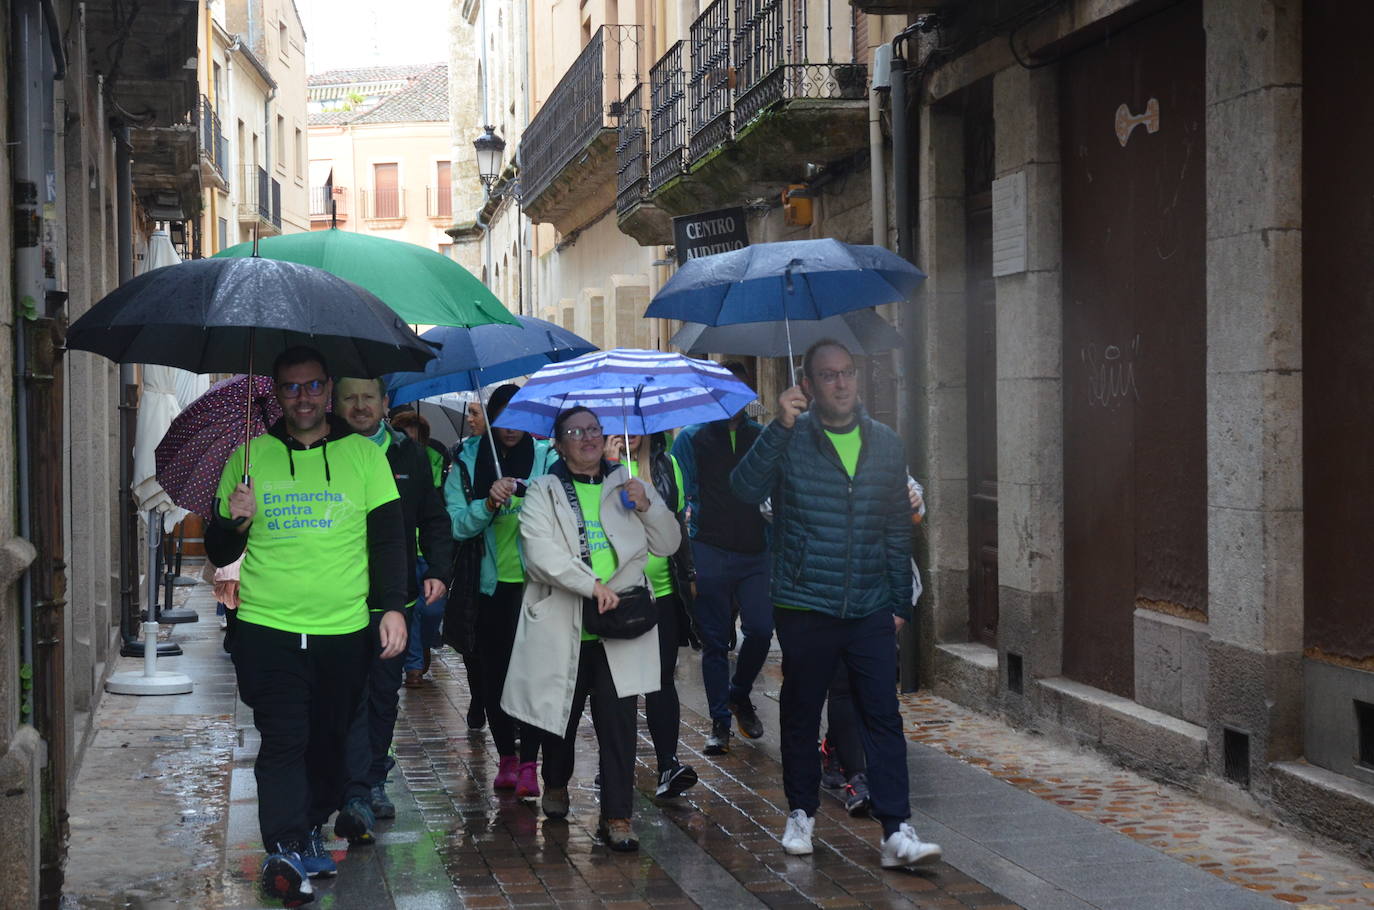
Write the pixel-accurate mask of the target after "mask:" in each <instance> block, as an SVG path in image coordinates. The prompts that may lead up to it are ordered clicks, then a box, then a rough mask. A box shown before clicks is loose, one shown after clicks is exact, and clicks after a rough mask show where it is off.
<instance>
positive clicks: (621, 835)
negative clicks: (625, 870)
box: [596, 818, 639, 853]
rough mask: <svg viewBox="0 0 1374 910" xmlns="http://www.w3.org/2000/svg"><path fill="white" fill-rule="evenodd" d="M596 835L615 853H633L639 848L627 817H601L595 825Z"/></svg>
mask: <svg viewBox="0 0 1374 910" xmlns="http://www.w3.org/2000/svg"><path fill="white" fill-rule="evenodd" d="M596 836H597V837H599V838H601V840H602V841H604V842H605V844H606V846H607V847H610V848H611V849H612V850H614V851H616V852H617V853H633V852H634V851H636V850H638V849H639V841H637V840H635V829H634V828H632V827H631V826H630V820H629V819H628V818H603V819H602V820H601V824H599V825H597V826H596Z"/></svg>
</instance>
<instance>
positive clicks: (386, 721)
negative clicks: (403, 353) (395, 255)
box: [334, 378, 453, 844]
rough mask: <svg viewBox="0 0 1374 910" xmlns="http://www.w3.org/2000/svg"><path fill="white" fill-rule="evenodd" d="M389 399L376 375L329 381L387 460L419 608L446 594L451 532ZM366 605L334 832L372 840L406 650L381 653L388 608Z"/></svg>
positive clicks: (422, 453)
mask: <svg viewBox="0 0 1374 910" xmlns="http://www.w3.org/2000/svg"><path fill="white" fill-rule="evenodd" d="M389 405H390V400H389V399H388V398H387V396H386V391H385V389H384V388H383V384H382V381H381V380H379V379H354V378H340V379H339V380H338V382H337V383H336V384H335V387H334V413H335V414H337V415H340V416H342V417H343V419H344V421H345V422H347V424H348V426H349V429H351V430H352V431H353V432H354V433H357V434H358V435H359V436H363V437H366V438H367V439H369V440H371V441H372V443H373V444H375V445H376V446H377V447H378V448H379V449H381V450H382V451H383V452H385V453H386V460H387V463H388V464H389V465H390V466H391V475H392V477H393V478H395V480H396V489H397V490H398V492H399V493H400V496H401V517H402V524H403V528H404V531H405V540H406V588H407V590H406V602H407V603H408V604H414V605H415V606H414V608H415V609H418V608H419V606H420V604H419V602H418V600H417V598H418V597H420V596H421V595H422V594H423V596H424V599H425V602H426V603H434V602H436V601H438V600H441V599H442V598H443V597H444V596H445V594H447V586H446V585H445V580H446V577H447V573H448V571H449V566H450V565H451V564H452V562H453V537H452V535H451V534H450V533H449V527H448V512H446V511H445V510H444V498H443V495H442V494H441V493H440V492H439V488H438V487H437V486H436V485H435V484H434V482H433V481H434V471H433V470H432V465H431V462H430V459H429V457H428V454H427V451H426V450H425V449H422V448H421V447H420V444H419V443H417V442H416V441H415V440H413V439H411V438H410V437H409V436H408V435H406V434H405V433H403V432H401V431H400V430H396V429H393V428H391V427H389V426H387V424H386V422H385V421H383V420H382V415H384V414H385V413H386V412H387V408H388V406H389ZM417 535H418V544H419V549H420V551H421V552H423V553H424V561H425V566H424V569H425V571H424V582H423V590H421V584H420V582H419V581H418V579H417V575H418V574H419V573H417V572H416V564H417V560H416V543H417ZM369 607H370V609H369V614H370V615H369V623H368V628H369V631H370V634H371V636H372V637H373V639H374V640H373V648H372V656H371V663H370V665H369V667H368V671H367V691H366V695H365V696H364V697H363V700H362V703H361V704H359V706H358V713H357V715H356V716H355V717H354V719H353V726H352V729H351V730H350V731H349V734H348V749H347V752H348V757H347V762H348V787H347V790H346V791H345V793H344V802H343V805H342V807H341V808H340V809H339V816H338V818H337V819H336V820H335V823H334V833H335V834H337V835H339V836H340V837H346V838H348V841H349V843H354V844H357V843H363V844H367V843H372V841H373V834H372V827H373V825H374V824H375V822H376V819H378V818H395V817H396V807H395V806H394V805H393V804H392V802H391V800H390V799H388V798H387V795H386V773H387V752H388V751H390V749H391V737H392V734H393V732H394V731H395V728H396V708H397V705H398V704H399V703H400V691H401V668H402V665H403V664H404V663H405V655H404V654H397V655H396V656H394V657H383V656H382V653H381V649H380V647H379V645H380V637H379V636H380V630H381V621H382V619H383V618H384V617H385V616H386V613H385V612H383V608H382V607H381V605H379V604H370V605H369Z"/></svg>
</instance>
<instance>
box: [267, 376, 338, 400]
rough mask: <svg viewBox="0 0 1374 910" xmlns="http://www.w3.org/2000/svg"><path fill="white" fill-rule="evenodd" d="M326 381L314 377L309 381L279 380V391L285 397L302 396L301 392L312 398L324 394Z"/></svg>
mask: <svg viewBox="0 0 1374 910" xmlns="http://www.w3.org/2000/svg"><path fill="white" fill-rule="evenodd" d="M325 381H326V380H323V379H312V380H310V381H309V382H279V383H277V391H278V392H280V393H281V396H282V397H283V398H300V397H301V392H305V394H307V395H309V396H310V397H311V398H319V397H320V396H321V395H323V394H324V385H325Z"/></svg>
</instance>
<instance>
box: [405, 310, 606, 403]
mask: <svg viewBox="0 0 1374 910" xmlns="http://www.w3.org/2000/svg"><path fill="white" fill-rule="evenodd" d="M515 318H516V319H517V320H518V322H519V325H504V324H501V323H494V324H492V325H479V326H474V327H472V328H470V329H469V328H461V327H453V326H440V327H438V328H433V329H430V330H429V331H428V332H425V333H424V334H423V335H421V336H420V339H421V340H422V341H427V342H429V343H431V344H433V345H436V346H437V347H438V348H439V356H437V357H435V358H434V359H433V360H431V361H430V362H429V363H427V364H425V369H424V371H423V372H416V373H392V374H390V375H389V376H387V377H385V381H386V389H387V395H389V396H390V398H391V403H392V404H406V403H408V402H411V401H418V400H419V399H421V398H432V397H434V396H435V395H442V394H444V393H445V392H468V391H472V390H474V389H479V388H482V387H483V386H489V385H492V384H493V383H497V382H502V381H504V380H507V379H511V378H512V377H515V376H525V375H528V374H529V373H533V372H534V371H535V370H538V369H539V368H540V367H542V366H544V365H545V364H550V363H559V362H561V361H564V360H571V359H573V358H574V357H581V356H582V355H583V354H587V353H590V352H592V351H595V350H596V349H597V347H596V345H594V344H592V343H591V342H590V341H588V340H587V339H585V338H583V337H581V336H580V335H576V334H574V333H572V332H570V331H568V330H567V329H565V328H563V327H562V326H560V325H555V324H554V323H552V322H548V321H546V320H543V319H535V318H534V317H532V316H517V317H515Z"/></svg>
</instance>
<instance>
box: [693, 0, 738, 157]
mask: <svg viewBox="0 0 1374 910" xmlns="http://www.w3.org/2000/svg"><path fill="white" fill-rule="evenodd" d="M691 39H692V70H691V72H692V76H691V79H690V80H689V82H688V86H689V89H688V97H689V99H690V106H691V129H692V132H691V136H692V139H691V144H690V148H689V152H688V154H689V157H690V158H691V160H693V161H696V160H697V159H698V158H700V157H701V156H702V155H704V154H706V153H707V152H709V151H710V150H711V149H713V148H715V147H716V146H718V145H720V144H721V143H722V142H724V141H725V140H727V139H729V138H730V81H731V79H730V77H731V72H730V0H715V2H714V3H712V4H711V5H710V6H708V7H706V9H705V10H704V11H703V12H702V14H701V15H700V16H698V17H697V19H696V21H695V22H693V23H692V28H691Z"/></svg>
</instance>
